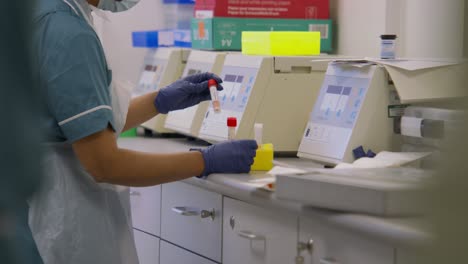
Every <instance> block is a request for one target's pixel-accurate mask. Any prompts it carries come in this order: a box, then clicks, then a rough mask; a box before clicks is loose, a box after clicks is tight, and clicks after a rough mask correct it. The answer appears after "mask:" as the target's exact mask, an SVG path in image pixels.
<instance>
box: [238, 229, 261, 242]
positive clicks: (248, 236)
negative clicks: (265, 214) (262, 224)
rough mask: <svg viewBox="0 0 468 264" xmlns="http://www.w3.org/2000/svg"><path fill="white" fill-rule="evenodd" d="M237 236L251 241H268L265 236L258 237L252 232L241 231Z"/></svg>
mask: <svg viewBox="0 0 468 264" xmlns="http://www.w3.org/2000/svg"><path fill="white" fill-rule="evenodd" d="M237 235H238V236H240V237H242V238H245V239H248V240H250V241H258V240H266V238H265V236H262V235H256V234H254V233H252V232H250V231H239V232H237Z"/></svg>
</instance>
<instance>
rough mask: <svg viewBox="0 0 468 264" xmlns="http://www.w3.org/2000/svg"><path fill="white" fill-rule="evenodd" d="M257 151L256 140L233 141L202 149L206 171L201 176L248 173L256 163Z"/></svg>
mask: <svg viewBox="0 0 468 264" xmlns="http://www.w3.org/2000/svg"><path fill="white" fill-rule="evenodd" d="M256 150H257V142H256V141H255V140H231V141H225V142H221V143H218V144H215V145H212V146H209V147H208V148H205V149H201V150H200V152H201V153H202V155H203V159H204V160H205V170H204V171H203V173H202V175H201V176H207V175H209V174H211V173H247V172H249V171H250V166H252V164H253V162H254V157H255V154H256Z"/></svg>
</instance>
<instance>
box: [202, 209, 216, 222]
mask: <svg viewBox="0 0 468 264" xmlns="http://www.w3.org/2000/svg"><path fill="white" fill-rule="evenodd" d="M200 216H201V218H208V217H210V218H211V221H214V220H215V209H214V208H213V209H211V211H208V210H202V211H201V213H200Z"/></svg>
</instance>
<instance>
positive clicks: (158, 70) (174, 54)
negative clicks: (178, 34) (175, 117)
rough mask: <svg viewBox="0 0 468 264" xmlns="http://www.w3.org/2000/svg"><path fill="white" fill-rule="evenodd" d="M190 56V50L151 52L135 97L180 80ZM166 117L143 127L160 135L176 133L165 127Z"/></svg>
mask: <svg viewBox="0 0 468 264" xmlns="http://www.w3.org/2000/svg"><path fill="white" fill-rule="evenodd" d="M189 54H190V50H189V49H183V48H158V49H154V50H150V51H149V52H148V54H147V56H146V58H145V63H144V67H143V72H142V74H141V77H140V82H139V84H138V86H137V88H136V89H135V92H134V96H135V95H142V94H145V93H148V92H153V91H157V90H158V89H160V88H163V87H165V86H167V85H169V84H171V83H173V82H175V81H176V80H178V79H179V78H180V77H181V76H182V73H183V71H184V68H185V64H186V63H187V59H188V56H189ZM166 116H167V115H163V114H159V115H157V116H156V117H154V118H152V119H151V120H149V121H147V122H145V123H143V124H142V127H144V128H145V129H148V130H150V131H152V132H156V133H158V134H167V133H174V131H172V130H169V129H166V128H165V127H164V123H165V121H166Z"/></svg>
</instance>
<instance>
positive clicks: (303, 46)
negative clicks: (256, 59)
mask: <svg viewBox="0 0 468 264" xmlns="http://www.w3.org/2000/svg"><path fill="white" fill-rule="evenodd" d="M242 54H246V55H283V56H288V55H289V56H299V55H303V56H306V55H319V54H320V32H318V31H243V32H242Z"/></svg>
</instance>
